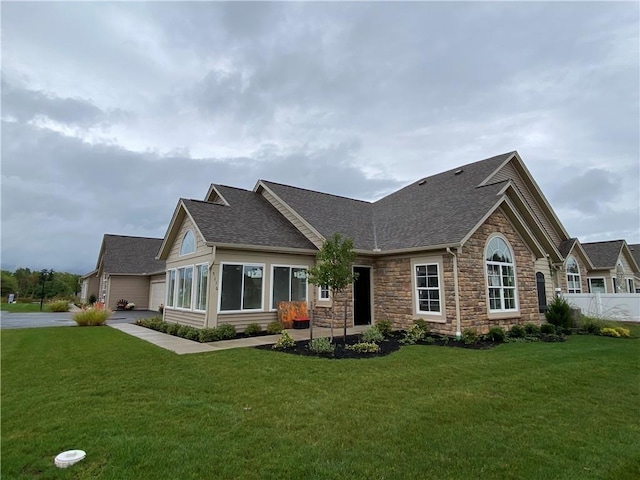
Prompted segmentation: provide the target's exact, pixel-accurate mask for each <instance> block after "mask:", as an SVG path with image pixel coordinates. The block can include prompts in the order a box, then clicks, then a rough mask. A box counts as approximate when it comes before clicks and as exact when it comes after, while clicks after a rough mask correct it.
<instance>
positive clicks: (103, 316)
mask: <svg viewBox="0 0 640 480" xmlns="http://www.w3.org/2000/svg"><path fill="white" fill-rule="evenodd" d="M109 316H111V310H106V309H105V310H98V309H97V308H87V309H86V310H82V311H80V312H76V313H74V314H73V319H74V320H75V322H76V323H77V324H78V325H80V326H81V327H85V326H97V325H104V322H106V321H107V319H108V318H109Z"/></svg>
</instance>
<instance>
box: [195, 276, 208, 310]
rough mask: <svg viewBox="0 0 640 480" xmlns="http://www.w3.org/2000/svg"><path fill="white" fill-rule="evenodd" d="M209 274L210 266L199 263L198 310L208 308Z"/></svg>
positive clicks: (197, 277)
mask: <svg viewBox="0 0 640 480" xmlns="http://www.w3.org/2000/svg"><path fill="white" fill-rule="evenodd" d="M208 276H209V268H208V267H207V265H198V271H197V272H196V280H197V282H198V284H197V287H196V308H197V309H198V310H206V309H207V280H208Z"/></svg>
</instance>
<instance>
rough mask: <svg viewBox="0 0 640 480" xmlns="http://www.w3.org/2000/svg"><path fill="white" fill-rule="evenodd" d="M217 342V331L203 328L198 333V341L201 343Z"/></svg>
mask: <svg viewBox="0 0 640 480" xmlns="http://www.w3.org/2000/svg"><path fill="white" fill-rule="evenodd" d="M216 340H218V330H217V329H215V328H203V329H202V330H200V332H198V341H199V342H201V343H206V342H215V341H216Z"/></svg>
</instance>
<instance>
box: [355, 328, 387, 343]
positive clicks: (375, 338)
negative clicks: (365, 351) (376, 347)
mask: <svg viewBox="0 0 640 480" xmlns="http://www.w3.org/2000/svg"><path fill="white" fill-rule="evenodd" d="M360 338H361V340H362V341H363V342H366V343H380V342H382V341H383V340H384V335H382V333H381V332H380V330H378V329H377V328H367V329H366V330H365V331H364V332H362V334H361V335H360Z"/></svg>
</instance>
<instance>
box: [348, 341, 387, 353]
mask: <svg viewBox="0 0 640 480" xmlns="http://www.w3.org/2000/svg"><path fill="white" fill-rule="evenodd" d="M346 348H347V349H348V350H353V351H354V352H358V353H378V352H379V351H380V347H379V346H378V344H377V343H372V342H371V343H369V342H360V343H356V344H354V345H347V346H346Z"/></svg>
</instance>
